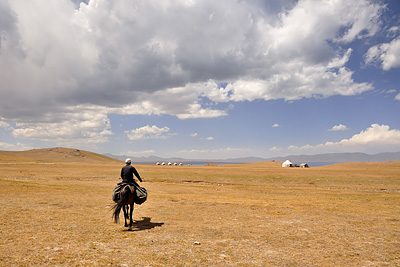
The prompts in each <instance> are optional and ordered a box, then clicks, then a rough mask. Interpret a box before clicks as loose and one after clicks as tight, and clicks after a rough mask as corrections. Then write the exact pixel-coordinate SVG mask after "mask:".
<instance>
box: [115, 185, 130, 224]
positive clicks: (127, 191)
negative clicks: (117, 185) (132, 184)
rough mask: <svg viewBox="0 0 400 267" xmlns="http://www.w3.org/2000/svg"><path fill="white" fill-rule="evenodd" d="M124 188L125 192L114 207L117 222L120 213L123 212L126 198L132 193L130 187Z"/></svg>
mask: <svg viewBox="0 0 400 267" xmlns="http://www.w3.org/2000/svg"><path fill="white" fill-rule="evenodd" d="M122 190H123V193H122V195H121V198H120V200H118V202H117V203H116V204H115V205H114V207H113V209H114V212H113V218H114V222H115V223H118V222H119V213H120V212H121V209H122V207H123V206H124V202H125V200H126V199H127V198H128V196H129V194H130V193H131V190H130V189H129V187H124V188H123V189H122Z"/></svg>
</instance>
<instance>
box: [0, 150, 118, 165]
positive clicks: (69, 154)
mask: <svg viewBox="0 0 400 267" xmlns="http://www.w3.org/2000/svg"><path fill="white" fill-rule="evenodd" d="M0 162H41V163H54V162H66V163H73V162H74V163H75V162H76V163H81V162H82V163H83V162H84V163H91V162H92V163H102V162H103V163H107V162H108V163H112V162H120V161H119V160H116V159H113V158H110V157H107V156H104V155H100V154H97V153H93V152H89V151H85V150H80V149H72V148H63V147H55V148H43V149H32V150H26V151H2V150H0Z"/></svg>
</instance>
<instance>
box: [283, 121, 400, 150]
mask: <svg viewBox="0 0 400 267" xmlns="http://www.w3.org/2000/svg"><path fill="white" fill-rule="evenodd" d="M399 149H400V130H397V129H390V127H389V126H388V125H384V124H382V125H379V124H372V125H371V126H370V127H369V128H367V129H366V130H364V131H361V132H360V133H359V134H355V135H353V136H352V137H350V138H348V139H342V140H340V141H338V142H326V143H324V144H319V145H305V146H296V145H291V146H289V147H288V150H289V151H292V152H293V151H295V152H301V153H305V152H309V153H327V152H369V153H378V152H382V151H398V150H399Z"/></svg>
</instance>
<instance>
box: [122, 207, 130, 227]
mask: <svg viewBox="0 0 400 267" xmlns="http://www.w3.org/2000/svg"><path fill="white" fill-rule="evenodd" d="M122 209H123V210H124V219H125V227H128V223H127V222H126V219H127V217H128V211H127V209H129V208H128V205H124V206H122Z"/></svg>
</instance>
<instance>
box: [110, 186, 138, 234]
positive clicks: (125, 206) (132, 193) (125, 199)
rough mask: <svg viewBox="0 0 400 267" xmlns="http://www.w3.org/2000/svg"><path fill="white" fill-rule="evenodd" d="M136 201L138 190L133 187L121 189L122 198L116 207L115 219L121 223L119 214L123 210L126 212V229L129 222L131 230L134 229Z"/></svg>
mask: <svg viewBox="0 0 400 267" xmlns="http://www.w3.org/2000/svg"><path fill="white" fill-rule="evenodd" d="M135 199H136V190H135V187H134V186H133V185H126V186H124V187H123V188H122V189H121V192H120V198H119V201H118V202H117V204H115V205H114V207H113V209H114V212H113V218H114V222H115V223H118V222H119V214H120V212H121V209H122V210H123V211H124V218H125V227H128V223H127V220H130V222H129V230H131V229H132V224H133V209H134V204H135Z"/></svg>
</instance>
